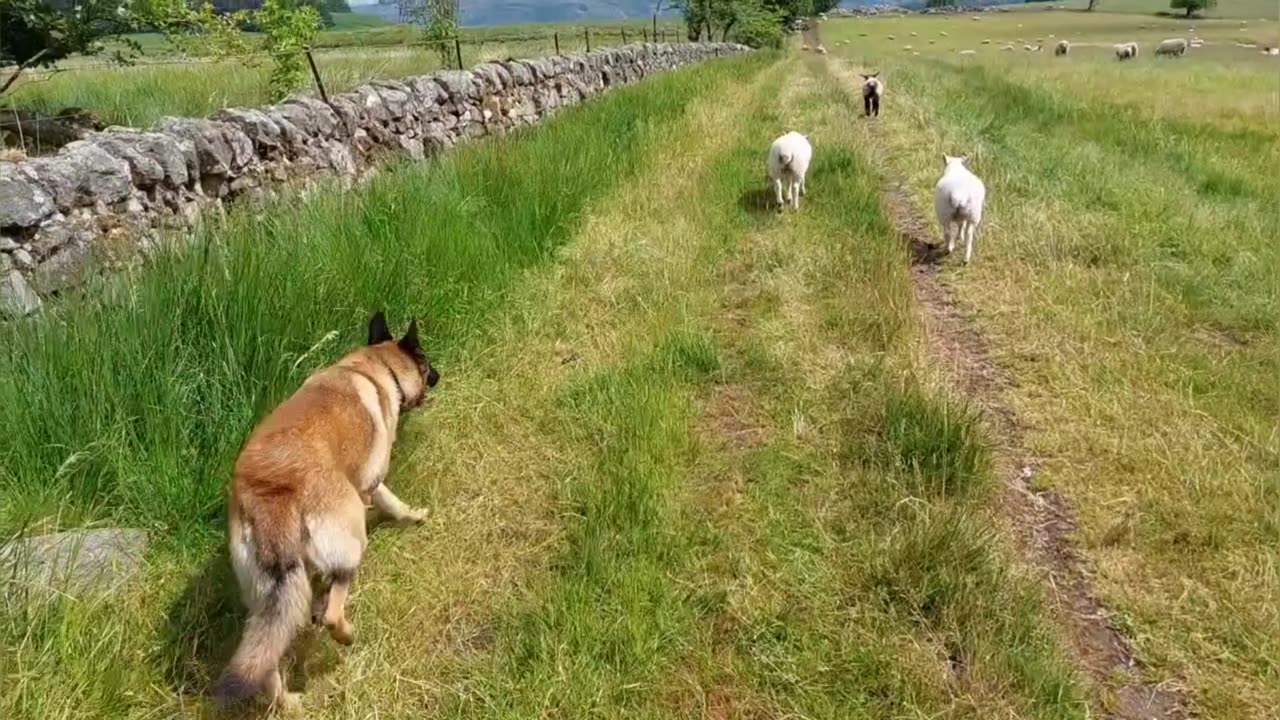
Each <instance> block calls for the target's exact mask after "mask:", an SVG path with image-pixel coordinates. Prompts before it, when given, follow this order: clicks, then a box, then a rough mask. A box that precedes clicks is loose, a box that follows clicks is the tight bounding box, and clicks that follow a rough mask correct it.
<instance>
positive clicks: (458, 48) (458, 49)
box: [453, 35, 464, 70]
mask: <svg viewBox="0 0 1280 720" xmlns="http://www.w3.org/2000/svg"><path fill="white" fill-rule="evenodd" d="M453 52H454V53H455V54H456V55H457V56H458V69H459V70H463V69H464V68H463V67H462V41H461V40H459V39H458V36H456V35H455V36H454V37H453Z"/></svg>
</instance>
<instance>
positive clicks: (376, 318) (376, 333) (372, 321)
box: [369, 310, 394, 345]
mask: <svg viewBox="0 0 1280 720" xmlns="http://www.w3.org/2000/svg"><path fill="white" fill-rule="evenodd" d="M393 339H394V338H393V336H392V335H391V330H390V329H388V328H387V316H386V315H384V314H383V313H382V311H381V310H379V311H378V312H376V313H374V314H373V317H371V318H369V344H370V345H377V344H378V343H384V342H386V341H388V340H393Z"/></svg>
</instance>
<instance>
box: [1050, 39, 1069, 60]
mask: <svg viewBox="0 0 1280 720" xmlns="http://www.w3.org/2000/svg"><path fill="white" fill-rule="evenodd" d="M1069 52H1071V43H1069V42H1067V41H1066V40H1059V41H1058V44H1057V45H1056V46H1054V48H1053V54H1054V56H1055V57H1061V56H1063V55H1066V54H1067V53H1069Z"/></svg>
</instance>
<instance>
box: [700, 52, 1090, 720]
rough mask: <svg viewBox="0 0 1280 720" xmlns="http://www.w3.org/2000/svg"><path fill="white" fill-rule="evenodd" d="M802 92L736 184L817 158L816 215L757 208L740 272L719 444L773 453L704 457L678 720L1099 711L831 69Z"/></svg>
mask: <svg viewBox="0 0 1280 720" xmlns="http://www.w3.org/2000/svg"><path fill="white" fill-rule="evenodd" d="M793 68H794V66H793ZM811 74H817V77H813V76H811ZM788 89H789V90H791V91H792V92H790V93H788V94H785V95H784V97H783V99H782V101H781V102H780V103H779V104H777V105H775V106H771V107H770V108H769V109H767V110H764V111H762V112H760V113H759V114H758V116H757V117H756V118H754V123H755V124H753V130H752V133H753V136H752V142H751V143H749V146H748V148H749V149H747V148H744V149H743V150H742V151H741V154H739V155H737V156H735V157H733V158H727V159H726V161H725V162H726V163H730V164H732V165H733V167H734V170H735V172H733V173H729V172H726V173H720V174H718V177H721V178H730V177H733V176H735V175H736V176H737V177H738V180H737V184H736V185H735V186H732V189H731V190H729V192H730V193H732V192H735V191H741V189H742V187H743V180H742V179H743V178H749V177H751V173H750V170H751V169H752V168H754V167H755V166H756V165H757V164H758V162H759V157H758V153H759V150H758V149H759V148H762V147H767V143H768V140H769V139H771V138H772V137H773V136H774V135H776V134H778V133H779V132H781V131H782V130H783V129H789V128H798V129H801V130H802V131H804V132H807V133H809V134H810V137H811V138H812V139H813V141H814V144H815V148H816V158H817V159H816V162H815V166H814V168H813V170H812V173H811V175H810V179H809V182H810V187H811V190H810V195H809V196H808V197H807V198H806V199H805V203H804V208H803V209H802V210H801V212H800V213H799V214H797V215H786V216H784V217H774V216H772V215H771V214H767V213H762V214H757V213H752V212H747V213H744V215H743V216H742V221H743V230H744V233H743V235H742V236H741V238H740V240H739V241H738V242H737V243H736V244H735V246H734V247H733V249H732V252H731V256H730V257H729V258H728V259H727V261H726V263H725V265H724V266H723V271H722V272H723V274H722V278H723V282H725V284H726V289H725V291H724V294H723V301H724V302H725V310H724V314H725V316H726V318H725V320H724V321H723V324H722V325H721V326H720V332H718V333H717V338H718V340H719V341H720V342H721V343H722V345H725V346H726V347H727V348H728V349H727V350H726V351H725V353H724V354H725V360H724V368H725V369H724V371H723V379H722V383H723V386H724V389H723V390H721V391H718V392H719V395H718V397H721V398H722V401H721V402H711V403H709V405H708V410H707V412H708V413H709V414H710V417H709V418H708V423H709V424H710V426H711V427H712V428H713V430H711V431H708V432H709V433H710V434H711V435H712V436H713V437H714V436H715V432H714V428H717V427H721V426H724V425H726V424H727V425H728V427H730V428H731V429H737V428H740V427H741V425H743V424H747V425H749V426H751V427H754V432H752V433H750V434H749V435H748V437H752V438H756V439H757V440H756V441H753V442H744V441H741V440H739V439H738V438H739V437H740V436H741V434H742V433H740V432H735V433H733V434H730V435H726V436H723V437H720V438H719V439H718V441H716V440H713V441H712V443H713V444H712V447H713V448H715V451H708V452H704V453H702V454H701V455H700V457H699V463H700V464H699V474H700V475H703V476H704V477H705V478H706V479H705V480H704V483H705V484H707V485H708V486H709V489H708V490H707V491H706V494H707V495H709V496H710V497H709V498H708V499H707V502H706V503H705V505H706V506H707V507H709V508H710V509H709V510H708V512H707V514H706V516H705V519H704V521H705V523H706V526H707V529H706V530H705V532H706V533H708V535H707V539H706V540H705V541H704V547H703V550H702V551H701V552H700V556H703V559H702V560H701V561H700V562H699V564H698V567H697V571H696V572H695V577H694V579H693V580H691V582H692V584H693V586H694V587H695V588H697V589H698V590H699V591H700V592H701V593H702V594H703V595H704V596H706V597H709V598H719V601H718V602H716V603H715V604H713V605H711V606H710V612H709V613H708V615H707V618H706V620H705V621H704V622H703V623H702V625H701V626H700V634H699V637H698V638H697V641H696V642H695V643H694V644H693V647H692V648H691V650H690V651H689V652H688V653H686V659H685V665H686V666H687V668H688V669H687V670H686V672H685V676H684V677H683V678H682V679H683V681H684V683H685V685H686V687H687V689H685V690H684V692H683V694H682V695H683V699H684V701H683V702H682V703H681V705H680V707H684V708H701V709H702V710H703V712H706V713H709V714H710V715H711V716H716V717H720V716H724V717H731V716H756V715H759V716H797V717H827V718H850V717H865V718H882V717H917V716H923V717H933V716H938V715H943V714H953V715H957V716H961V717H1003V716H1010V717H1013V716H1024V717H1052V718H1079V717H1083V716H1084V713H1085V709H1084V706H1083V704H1082V703H1081V700H1080V692H1079V689H1078V687H1077V686H1076V682H1075V678H1074V675H1073V672H1072V671H1071V669H1070V667H1069V664H1068V663H1067V662H1066V660H1065V656H1064V654H1063V652H1062V649H1061V647H1060V646H1059V645H1058V643H1057V640H1056V638H1055V636H1054V633H1053V631H1052V630H1051V629H1050V628H1049V627H1048V625H1047V623H1046V617H1045V615H1044V612H1043V606H1042V604H1041V602H1040V597H1039V590H1038V588H1037V587H1036V586H1035V584H1034V583H1032V582H1030V581H1029V580H1028V579H1027V578H1024V577H1022V576H1020V575H1019V574H1018V573H1017V572H1016V571H1014V570H1011V569H1010V563H1009V560H1008V559H1007V558H1006V557H1005V556H1004V555H1003V553H1002V552H1001V551H1000V550H999V544H1000V541H999V539H998V536H997V535H996V533H995V532H993V530H992V529H991V523H990V522H989V520H988V514H989V512H990V509H989V508H990V505H991V503H992V502H993V499H992V489H993V483H992V481H991V476H990V471H989V467H988V461H987V457H986V456H987V452H988V451H987V448H986V441H985V440H984V439H983V436H984V433H983V431H982V429H981V428H980V427H979V425H978V422H977V418H976V416H975V415H974V413H972V412H970V411H968V410H967V409H966V408H965V407H964V405H963V404H962V403H959V402H956V401H954V400H952V399H949V398H947V396H946V395H945V394H943V393H942V392H941V391H939V390H938V389H937V387H936V385H935V383H933V382H932V381H930V380H929V379H928V378H929V374H928V372H927V371H926V370H924V369H922V368H920V367H918V366H917V353H918V351H919V349H918V338H917V337H916V327H915V321H914V318H913V312H914V309H913V306H912V303H911V300H910V293H911V290H910V284H909V280H908V275H907V262H908V260H907V254H906V251H905V249H904V248H902V247H901V246H900V245H899V241H898V239H897V236H896V234H895V233H893V232H892V231H891V228H890V225H889V223H888V222H887V220H886V218H885V217H884V215H883V213H882V211H881V208H880V198H879V190H880V189H879V187H878V174H877V173H876V172H875V171H874V170H873V168H871V167H870V166H869V165H867V163H866V162H865V161H863V160H862V159H861V158H859V157H858V156H857V155H855V154H853V153H852V152H850V150H849V145H850V143H851V131H850V129H849V127H848V122H849V119H848V111H847V110H846V109H844V108H843V107H842V105H841V104H838V103H832V102H831V101H830V98H831V97H840V96H841V94H842V93H843V92H844V90H843V89H842V88H840V87H838V86H837V85H836V83H835V82H834V81H833V80H832V79H831V78H829V77H827V76H826V75H825V74H822V73H821V71H820V70H819V69H818V68H817V67H816V66H814V67H810V68H808V71H807V72H806V71H804V70H798V71H796V70H793V74H792V81H791V83H790V84H789V88H788ZM723 398H731V402H730V401H727V400H723ZM744 418H745V419H744ZM690 696H692V697H690Z"/></svg>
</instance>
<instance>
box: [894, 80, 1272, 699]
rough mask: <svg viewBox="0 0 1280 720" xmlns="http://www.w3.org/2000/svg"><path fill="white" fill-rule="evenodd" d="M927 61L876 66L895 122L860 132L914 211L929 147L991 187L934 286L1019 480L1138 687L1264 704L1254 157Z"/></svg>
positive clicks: (1263, 459) (1267, 576)
mask: <svg viewBox="0 0 1280 720" xmlns="http://www.w3.org/2000/svg"><path fill="white" fill-rule="evenodd" d="M941 68H942V66H941V65H939V64H938V63H935V62H923V63H914V62H913V63H908V64H905V65H904V66H903V67H902V68H900V69H898V70H897V71H896V74H895V76H896V77H897V86H896V87H897V88H898V98H899V103H900V104H901V107H902V112H901V113H899V114H896V115H891V116H887V117H886V118H884V119H883V120H882V124H881V126H880V130H881V132H880V133H878V134H877V135H876V136H875V140H874V141H875V142H880V143H884V144H886V145H888V146H890V148H891V152H890V153H889V154H890V156H891V157H892V158H893V162H894V165H895V169H896V170H897V171H898V172H899V173H902V174H903V175H905V176H907V177H908V178H909V179H910V184H911V185H912V186H913V191H914V193H915V194H916V195H917V197H918V199H919V202H920V204H921V206H922V207H928V203H929V202H930V198H931V189H932V184H933V182H934V181H935V180H936V177H937V172H938V170H937V160H936V158H937V154H938V153H941V152H949V153H952V154H956V153H962V152H963V153H971V154H972V155H973V156H974V160H973V163H972V164H973V165H974V167H975V169H976V171H977V172H978V173H979V174H980V175H981V176H982V177H983V178H984V180H986V182H987V186H988V188H989V190H990V195H989V198H990V200H989V214H988V216H987V219H986V221H985V227H986V230H985V231H984V235H983V237H984V238H985V240H980V241H979V245H978V250H977V253H978V256H977V260H976V261H975V263H974V264H973V265H971V266H969V267H968V268H965V269H964V270H963V271H960V270H959V269H956V270H955V271H954V272H953V271H951V270H944V271H943V273H944V275H943V276H944V278H945V279H946V281H947V282H949V283H952V285H953V287H954V288H955V289H956V291H957V294H958V297H960V298H961V299H962V300H963V301H964V303H965V305H966V306H968V307H970V308H972V310H973V311H974V313H975V315H976V317H977V320H978V322H979V323H980V324H981V325H982V326H983V329H984V331H986V334H987V335H988V337H989V338H990V339H991V341H992V349H993V352H994V353H995V355H996V357H997V358H998V359H999V360H1000V362H1001V363H1002V364H1003V365H1005V367H1007V368H1008V369H1009V370H1010V371H1011V372H1012V374H1013V375H1014V376H1016V377H1017V379H1018V387H1019V392H1017V393H1012V394H1011V395H1010V397H1009V401H1010V402H1011V403H1013V404H1014V405H1015V408H1016V410H1017V412H1018V415H1019V417H1021V418H1023V420H1024V422H1025V423H1026V426H1027V428H1028V436H1027V440H1026V442H1027V444H1028V446H1029V448H1030V450H1031V451H1032V452H1034V453H1035V454H1036V455H1037V456H1039V457H1040V458H1042V461H1041V467H1040V472H1039V475H1038V482H1040V483H1043V484H1044V485H1045V486H1048V487H1053V488H1054V489H1055V490H1057V491H1059V492H1061V493H1062V494H1064V495H1065V496H1067V497H1068V498H1069V499H1070V501H1071V502H1072V504H1073V507H1074V508H1075V509H1076V511H1077V513H1078V516H1079V520H1080V532H1079V537H1078V541H1079V542H1080V544H1081V546H1082V547H1083V548H1085V549H1086V551H1087V552H1088V553H1089V555H1090V559H1091V561H1092V562H1093V563H1094V568H1095V569H1096V571H1097V575H1096V577H1097V583H1098V591H1099V594H1100V596H1101V597H1102V598H1103V599H1104V601H1105V602H1106V604H1107V605H1108V607H1109V608H1111V609H1113V610H1114V611H1115V612H1116V618H1117V622H1119V623H1121V624H1122V625H1123V626H1124V627H1125V629H1126V633H1127V634H1128V635H1129V636H1130V637H1133V638H1134V639H1135V642H1136V643H1137V645H1138V650H1139V654H1140V656H1141V657H1142V658H1143V660H1144V661H1145V662H1146V663H1147V664H1148V665H1149V669H1148V671H1149V672H1150V673H1151V674H1152V676H1153V677H1154V678H1156V680H1157V681H1163V680H1169V681H1173V682H1179V683H1186V684H1187V685H1188V686H1189V689H1190V692H1189V695H1190V696H1191V697H1192V701H1193V702H1194V703H1195V704H1196V706H1197V708H1198V709H1199V711H1200V712H1202V713H1204V714H1205V715H1208V716H1215V717H1216V716H1221V717H1250V716H1254V715H1258V714H1259V713H1265V708H1269V707H1272V706H1274V705H1275V704H1276V698H1277V697H1280V683H1277V676H1276V673H1275V672H1274V667H1275V666H1276V663H1275V659H1276V658H1277V657H1280V654H1278V653H1280V647H1278V646H1277V643H1276V641H1275V638H1276V637H1277V634H1276V622H1275V619H1276V617H1277V615H1276V610H1277V605H1276V598H1277V597H1280V593H1278V592H1277V588H1280V584H1278V581H1277V576H1276V574H1275V573H1273V572H1271V571H1270V568H1272V567H1274V566H1275V565H1276V561H1277V556H1276V550H1275V549H1276V547H1277V542H1276V541H1277V537H1280V536H1278V535H1277V528H1280V503H1277V501H1276V498H1277V492H1276V484H1275V482H1274V481H1273V480H1272V478H1273V477H1274V475H1275V473H1274V468H1275V467H1276V465H1277V462H1280V460H1278V458H1280V448H1277V444H1276V440H1277V437H1276V435H1275V432H1274V429H1275V423H1274V415H1275V413H1274V409H1275V398H1276V397H1280V386H1277V379H1278V378H1280V373H1278V372H1277V367H1278V366H1277V356H1276V354H1275V352H1274V348H1275V341H1276V323H1275V318H1274V312H1273V311H1272V310H1271V308H1273V307H1274V306H1275V304H1276V302H1277V301H1280V295H1278V294H1277V289H1278V288H1280V284H1277V283H1276V281H1275V280H1276V278H1277V277H1280V275H1278V273H1280V254H1278V253H1277V249H1276V248H1277V247H1278V245H1277V243H1276V242H1275V237H1276V233H1275V228H1274V223H1272V222H1271V218H1272V217H1273V216H1274V215H1275V208H1276V201H1275V198H1276V195H1275V192H1274V190H1270V191H1269V190H1268V188H1274V187H1275V174H1274V172H1272V171H1271V169H1270V168H1269V166H1268V164H1267V161H1266V158H1267V157H1269V156H1270V155H1271V154H1273V153H1274V148H1273V147H1271V146H1264V145H1262V144H1261V140H1260V139H1259V138H1260V136H1259V135H1257V134H1256V133H1242V132H1240V131H1238V130H1232V129H1230V128H1218V127H1215V126H1214V125H1210V124H1204V123H1183V122H1163V121H1152V120H1150V119H1149V118H1146V117H1145V116H1143V115H1142V114H1141V112H1140V111H1139V110H1135V109H1133V108H1114V107H1111V106H1110V105H1108V104H1106V103H1103V104H1098V105H1094V104H1090V105H1087V106H1086V105H1085V104H1083V103H1081V102H1079V101H1078V99H1072V98H1069V97H1062V93H1063V91H1062V90H1061V89H1060V88H1055V87H1052V86H1042V87H1037V88H1030V89H1028V88H1021V87H1016V86H1012V85H1011V84H1010V83H1009V82H1007V81H1006V80H1004V79H1002V78H1001V77H998V76H997V74H996V72H997V71H995V70H992V71H986V72H977V71H974V72H972V73H971V72H970V69H969V68H966V69H963V70H961V69H949V70H943V69H941ZM1100 72H1107V73H1119V72H1121V71H1119V70H1112V69H1106V70H1100ZM1100 82H1110V83H1114V84H1115V86H1116V87H1117V88H1122V87H1123V84H1122V82H1121V81H1119V80H1117V79H1115V78H1106V79H1104V80H1100ZM1167 82H1168V83H1169V84H1170V85H1173V84H1176V83H1177V82H1178V80H1177V78H1175V77H1172V76H1171V77H1170V78H1169V79H1168V80H1167ZM1236 90H1237V89H1235V88H1230V87H1226V86H1224V92H1227V93H1231V92H1234V91H1236ZM1215 177H1218V178H1224V179H1223V180H1222V182H1219V181H1218V180H1217V179H1215ZM1233 188H1234V189H1233ZM1225 190H1231V191H1230V192H1227V191H1225ZM1236 190H1239V192H1236ZM984 248H985V250H984ZM984 253H985V255H984ZM984 256H985V257H986V258H987V259H986V260H984V259H983V257H984ZM1208 608H1215V610H1213V611H1208Z"/></svg>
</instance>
